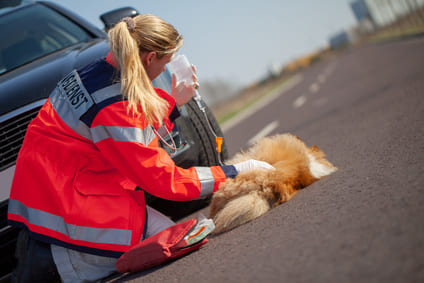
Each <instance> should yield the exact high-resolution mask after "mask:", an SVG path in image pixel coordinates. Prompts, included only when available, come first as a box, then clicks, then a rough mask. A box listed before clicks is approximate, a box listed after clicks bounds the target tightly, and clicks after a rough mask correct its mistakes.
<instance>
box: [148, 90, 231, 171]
mask: <svg viewBox="0 0 424 283" xmlns="http://www.w3.org/2000/svg"><path fill="white" fill-rule="evenodd" d="M195 94H196V95H195V96H194V100H195V102H196V104H197V106H198V107H199V109H200V111H202V113H203V115H204V116H205V119H206V122H207V124H208V127H209V130H210V131H211V133H212V134H213V136H214V137H215V142H216V151H217V153H218V154H217V155H218V163H219V165H221V166H222V165H224V164H223V163H222V161H221V145H222V141H223V138H222V137H218V136H217V135H216V133H215V131H214V130H213V129H212V126H211V124H210V122H209V119H208V115H207V114H206V110H205V106H204V105H203V103H202V101H201V100H202V98H201V96H200V95H199V92H198V91H197V89H196V91H195ZM151 127H152V129H153V132H154V133H155V135H156V136H157V137H158V138H159V139H160V140H161V141H162V142H163V144H165V146H166V147H168V148H170V149H172V150H173V151H174V152H173V153H170V154H169V155H170V156H171V157H172V156H174V155H175V154H176V153H177V152H178V151H179V150H181V149H183V148H184V147H185V145H186V144H185V143H183V144H182V145H181V146H180V147H177V145H176V144H175V141H174V138H173V137H172V135H171V133H170V132H169V131H168V128H167V127H166V125H163V128H165V131H166V134H167V135H168V136H169V138H170V140H171V143H172V144H169V143H168V142H167V141H165V140H164V139H163V137H162V135H160V134H159V133H158V132H157V131H156V129H155V128H154V127H153V126H151Z"/></svg>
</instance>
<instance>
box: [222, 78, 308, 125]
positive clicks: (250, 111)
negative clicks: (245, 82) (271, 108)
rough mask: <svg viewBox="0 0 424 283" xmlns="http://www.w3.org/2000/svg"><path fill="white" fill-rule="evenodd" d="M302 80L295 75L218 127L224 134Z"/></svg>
mask: <svg viewBox="0 0 424 283" xmlns="http://www.w3.org/2000/svg"><path fill="white" fill-rule="evenodd" d="M302 80H303V76H302V74H298V75H295V76H294V77H292V78H290V79H289V80H288V81H286V82H285V83H283V84H282V85H281V87H279V88H278V89H276V90H274V91H273V92H272V93H271V94H269V95H267V96H266V97H264V98H263V99H261V100H260V101H258V102H257V103H256V104H254V105H253V106H251V107H249V108H247V109H245V110H243V111H242V112H240V113H239V114H238V115H237V116H235V117H234V118H232V119H230V120H228V121H226V122H225V123H223V124H222V125H220V126H221V129H222V131H223V132H224V133H225V132H227V131H228V130H229V129H231V128H232V127H234V126H235V125H237V124H238V123H240V122H241V121H243V120H245V119H246V118H247V117H249V116H251V115H253V114H254V113H255V112H256V111H258V110H259V109H261V108H263V107H265V106H266V105H268V104H269V103H271V102H272V101H274V100H275V99H277V98H278V97H280V96H281V95H282V94H283V93H285V92H286V91H288V90H290V89H291V88H293V87H294V86H296V85H298V84H299V83H300V82H301V81H302Z"/></svg>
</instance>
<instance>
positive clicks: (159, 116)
mask: <svg viewBox="0 0 424 283" xmlns="http://www.w3.org/2000/svg"><path fill="white" fill-rule="evenodd" d="M152 19H153V21H152ZM129 20H133V22H130V23H131V24H128V19H125V21H121V22H119V23H117V24H116V25H115V26H114V27H113V28H112V29H111V30H110V31H109V33H108V36H109V41H110V47H111V50H112V53H113V55H114V57H115V59H116V60H117V62H118V64H119V66H120V72H121V93H122V95H123V96H124V97H125V98H127V99H128V109H127V110H128V112H129V113H132V114H133V115H140V114H142V115H143V116H144V118H145V119H146V120H147V122H148V123H149V124H151V125H156V124H159V125H161V124H162V120H163V118H165V117H166V115H167V113H168V107H169V104H168V102H167V101H166V100H165V99H163V98H161V97H159V96H158V95H157V94H156V91H155V90H154V88H153V86H152V84H151V81H150V78H149V77H148V75H147V72H146V70H145V69H144V66H143V64H142V62H141V59H140V52H141V51H155V52H156V53H157V54H158V56H159V57H161V56H163V55H165V54H169V53H173V52H176V51H177V50H178V49H179V48H180V47H181V45H182V37H181V36H180V35H179V34H178V33H177V32H176V30H175V29H174V28H173V27H172V26H171V25H169V24H167V23H165V22H163V21H162V20H161V19H159V18H157V17H155V16H151V15H139V16H137V17H135V18H134V19H129ZM158 23H159V24H161V25H165V26H167V27H168V29H169V26H170V27H172V29H171V31H172V32H171V33H170V34H169V33H168V34H166V33H165V34H161V33H159V34H158V30H160V29H158V28H157V27H158V26H159V27H160V25H158ZM133 24H134V25H133ZM158 35H159V37H160V38H159V37H158ZM166 37H168V38H167V39H168V40H165V41H163V38H166ZM155 39H156V40H155ZM152 42H153V43H155V44H154V46H151V45H152Z"/></svg>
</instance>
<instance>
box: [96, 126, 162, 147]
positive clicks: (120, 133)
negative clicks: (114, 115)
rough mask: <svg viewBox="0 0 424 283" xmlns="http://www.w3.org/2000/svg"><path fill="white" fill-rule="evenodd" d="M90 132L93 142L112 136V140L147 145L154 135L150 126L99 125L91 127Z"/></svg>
mask: <svg viewBox="0 0 424 283" xmlns="http://www.w3.org/2000/svg"><path fill="white" fill-rule="evenodd" d="M91 134H92V137H93V142H94V143H97V142H99V141H102V140H104V139H107V138H112V139H113V140H114V141H124V142H139V143H142V144H143V145H144V146H147V145H149V144H150V142H151V141H152V140H153V139H154V137H155V133H154V132H153V130H152V128H151V127H146V128H145V129H144V130H142V129H140V128H136V127H118V126H103V125H99V126H96V127H93V128H91Z"/></svg>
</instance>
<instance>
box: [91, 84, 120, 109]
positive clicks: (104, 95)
mask: <svg viewBox="0 0 424 283" xmlns="http://www.w3.org/2000/svg"><path fill="white" fill-rule="evenodd" d="M119 94H121V83H116V84H113V85H110V86H107V87H105V88H102V89H99V90H97V91H95V92H93V93H92V94H91V97H92V98H93V100H94V102H96V103H97V104H99V103H100V102H102V101H104V100H106V99H108V98H111V97H114V96H116V95H119Z"/></svg>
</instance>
